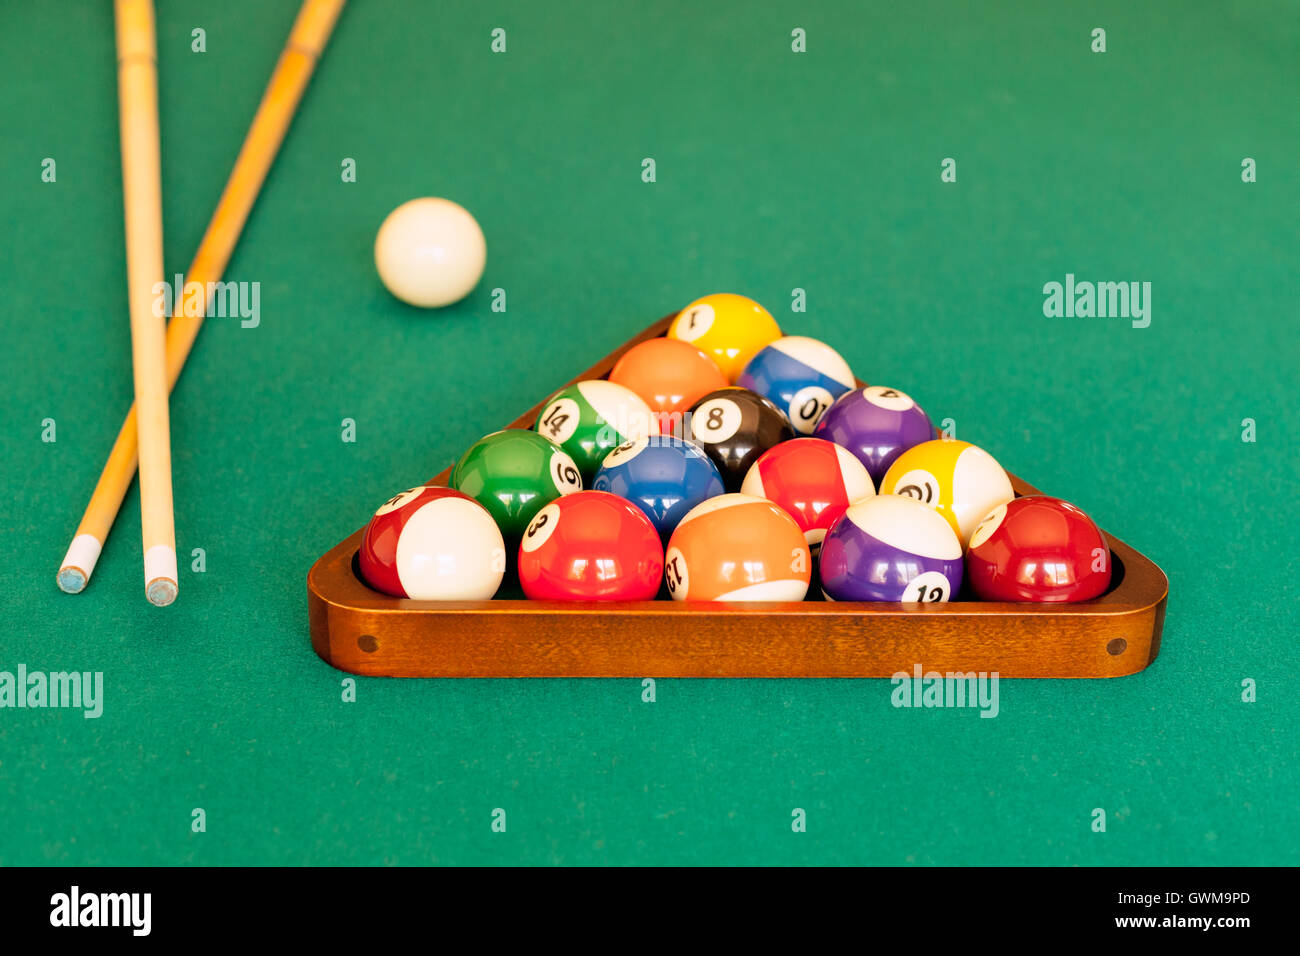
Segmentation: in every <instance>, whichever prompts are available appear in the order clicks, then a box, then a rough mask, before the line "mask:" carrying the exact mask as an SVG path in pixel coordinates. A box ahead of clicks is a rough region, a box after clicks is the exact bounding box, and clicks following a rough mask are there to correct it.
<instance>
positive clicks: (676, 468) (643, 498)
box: [591, 435, 726, 541]
mask: <svg viewBox="0 0 1300 956" xmlns="http://www.w3.org/2000/svg"><path fill="white" fill-rule="evenodd" d="M591 486H592V488H594V489H596V490H597V491H608V492H610V493H611V494H615V495H618V496H619V497H622V498H626V499H627V500H628V501H630V502H632V503H633V504H634V505H636V506H637V507H638V508H640V509H641V510H642V511H644V512H645V513H646V517H648V518H649V519H650V521H651V522H652V523H653V524H654V526H655V528H656V529H657V530H658V532H659V537H660V538H662V539H663V540H664V541H667V540H668V536H669V535H670V534H672V533H673V529H674V528H676V527H677V523H678V522H679V521H681V520H682V517H683V516H684V515H685V514H686V512H688V511H690V510H691V509H692V508H694V507H695V506H696V505H698V504H699V503H700V502H701V501H704V500H705V499H706V498H713V497H715V496H717V495H720V494H722V493H723V492H724V491H726V489H725V488H724V487H723V486H722V476H721V475H720V474H718V467H717V465H715V464H713V462H712V461H711V460H710V459H709V456H708V455H706V454H705V453H704V451H703V449H701V448H700V446H699V445H696V444H694V443H692V442H688V441H683V440H682V439H680V438H676V437H674V436H671V435H652V436H650V437H648V438H641V439H638V440H637V441H634V442H628V443H627V444H624V445H619V446H618V447H617V448H615V449H614V450H613V451H611V452H610V453H609V454H608V455H606V456H605V460H604V461H603V462H602V463H601V465H600V470H599V471H597V472H596V479H595V481H593V482H592V485H591Z"/></svg>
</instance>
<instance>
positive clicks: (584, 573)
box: [519, 491, 664, 601]
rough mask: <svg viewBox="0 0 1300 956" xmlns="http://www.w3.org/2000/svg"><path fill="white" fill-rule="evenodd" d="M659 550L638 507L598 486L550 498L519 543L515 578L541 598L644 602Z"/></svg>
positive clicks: (658, 565) (650, 593) (654, 587)
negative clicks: (517, 572)
mask: <svg viewBox="0 0 1300 956" xmlns="http://www.w3.org/2000/svg"><path fill="white" fill-rule="evenodd" d="M663 570H664V550H663V545H662V544H660V542H659V532H658V531H656V530H655V526H654V525H653V524H651V523H650V519H649V518H647V517H646V516H645V514H644V513H642V511H641V509H640V508H638V507H637V506H636V505H634V504H632V502H630V501H624V500H623V499H622V498H620V497H618V496H617V495H611V494H609V493H608V492H604V491H579V492H575V493H574V494H571V495H565V496H564V497H563V498H559V499H557V500H555V501H552V502H551V503H550V504H549V505H547V506H546V507H545V508H543V509H542V510H541V511H539V512H537V516H536V517H534V518H533V520H532V521H530V522H529V523H528V528H527V529H526V530H525V531H524V535H523V539H522V540H521V542H520V544H519V583H520V584H521V585H522V586H523V589H524V594H526V595H528V597H530V598H532V599H534V600H542V601H650V600H653V599H654V596H655V595H656V594H658V593H659V579H660V577H661V575H662V574H663Z"/></svg>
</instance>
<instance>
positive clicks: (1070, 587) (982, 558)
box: [966, 495, 1111, 602]
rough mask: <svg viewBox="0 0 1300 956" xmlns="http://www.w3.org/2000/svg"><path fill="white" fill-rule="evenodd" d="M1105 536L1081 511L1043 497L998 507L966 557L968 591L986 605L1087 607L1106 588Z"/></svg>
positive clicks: (973, 538)
mask: <svg viewBox="0 0 1300 956" xmlns="http://www.w3.org/2000/svg"><path fill="white" fill-rule="evenodd" d="M1110 567H1111V555H1110V547H1109V546H1108V545H1107V544H1106V536H1105V535H1103V534H1102V533H1101V529H1100V528H1098V527H1097V526H1096V524H1094V523H1093V521H1092V519H1091V518H1089V517H1088V516H1087V515H1086V514H1084V513H1083V511H1082V510H1080V509H1079V508H1077V507H1075V506H1074V505H1072V504H1070V503H1069V502H1068V501H1062V500H1061V499H1060V498H1051V497H1048V496H1047V495H1027V496H1026V497H1024V498H1016V499H1014V500H1012V501H1008V502H1007V503H1006V504H1003V505H998V507H996V508H994V509H993V510H992V511H991V512H989V514H988V516H987V517H986V518H985V519H984V520H983V521H981V522H980V524H979V526H978V527H976V529H975V533H974V534H972V535H971V539H970V550H969V551H968V552H967V555H966V573H967V574H968V575H969V576H970V583H971V590H973V591H974V592H975V594H976V595H977V596H979V597H980V598H982V599H984V600H985V601H1044V602H1054V601H1089V600H1091V599H1093V598H1095V597H1099V596H1101V595H1102V594H1104V593H1105V592H1106V588H1107V587H1108V586H1109V585H1110Z"/></svg>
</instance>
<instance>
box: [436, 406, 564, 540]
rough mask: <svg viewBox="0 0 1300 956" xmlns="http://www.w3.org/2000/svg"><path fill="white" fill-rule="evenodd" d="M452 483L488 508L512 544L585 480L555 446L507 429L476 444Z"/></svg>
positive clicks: (458, 466)
mask: <svg viewBox="0 0 1300 956" xmlns="http://www.w3.org/2000/svg"><path fill="white" fill-rule="evenodd" d="M450 484H451V487H453V488H455V489H456V490H457V491H461V492H464V493H465V494H467V495H469V496H470V497H471V498H473V499H474V500H475V501H477V502H478V503H479V504H481V505H482V506H483V507H485V508H486V509H487V510H488V514H490V515H491V516H492V520H493V521H495V522H496V524H497V527H498V528H500V529H501V534H502V535H503V536H504V537H505V539H506V540H507V541H508V542H511V544H513V543H514V542H516V541H518V540H519V536H520V535H521V534H523V531H524V528H525V527H526V526H527V525H528V522H530V521H532V519H533V516H534V515H536V514H537V512H538V511H540V510H541V509H542V506H543V505H545V504H547V503H548V502H551V501H554V500H555V499H556V498H558V497H560V496H561V495H567V494H571V493H572V492H575V491H579V490H581V489H582V476H581V475H580V474H579V473H578V467H577V466H576V465H575V464H574V463H573V459H572V458H570V457H569V456H568V455H567V454H565V452H564V450H563V449H562V448H560V447H559V446H558V445H556V444H555V443H554V442H552V441H550V440H549V439H547V438H544V437H543V436H541V435H539V434H537V432H533V431H526V430H524V429H522V428H507V429H505V430H504V431H499V432H493V433H492V434H491V435H488V436H486V437H485V438H481V439H479V440H478V441H477V442H475V443H474V444H473V445H471V446H470V447H469V449H468V450H467V451H466V452H465V454H464V455H462V456H461V458H460V461H458V462H456V467H455V468H453V469H452V472H451V482H450Z"/></svg>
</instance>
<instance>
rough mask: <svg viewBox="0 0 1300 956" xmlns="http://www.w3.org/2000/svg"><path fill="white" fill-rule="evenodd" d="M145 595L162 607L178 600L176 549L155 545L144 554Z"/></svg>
mask: <svg viewBox="0 0 1300 956" xmlns="http://www.w3.org/2000/svg"><path fill="white" fill-rule="evenodd" d="M144 587H145V593H146V594H147V595H148V597H149V600H150V602H151V603H153V604H157V605H158V606H160V607H162V606H164V605H167V604H171V603H172V601H174V600H176V592H177V587H176V549H175V548H171V547H168V546H167V545H165V544H155V545H154V546H153V547H152V548H150V549H149V550H148V551H146V552H145V553H144Z"/></svg>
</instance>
